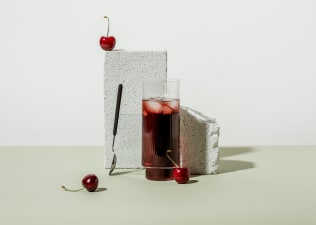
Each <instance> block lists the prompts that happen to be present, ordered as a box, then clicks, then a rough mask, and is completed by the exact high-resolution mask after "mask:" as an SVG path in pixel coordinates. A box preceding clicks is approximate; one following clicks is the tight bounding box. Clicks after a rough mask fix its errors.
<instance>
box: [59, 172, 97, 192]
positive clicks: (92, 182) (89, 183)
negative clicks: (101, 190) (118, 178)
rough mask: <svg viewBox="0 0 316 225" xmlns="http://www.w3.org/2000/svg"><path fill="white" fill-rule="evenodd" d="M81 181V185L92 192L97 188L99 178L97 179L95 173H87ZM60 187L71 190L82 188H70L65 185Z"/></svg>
mask: <svg viewBox="0 0 316 225" xmlns="http://www.w3.org/2000/svg"><path fill="white" fill-rule="evenodd" d="M81 183H82V186H84V187H85V189H87V191H89V192H93V191H95V190H96V189H97V188H98V184H99V180H98V177H97V176H96V175H94V174H88V175H86V176H85V177H84V178H82V181H81ZM61 187H62V188H63V189H64V190H65V191H72V192H76V191H81V190H84V188H80V189H76V190H71V189H68V188H66V187H65V186H61Z"/></svg>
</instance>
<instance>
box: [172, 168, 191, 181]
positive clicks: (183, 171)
mask: <svg viewBox="0 0 316 225" xmlns="http://www.w3.org/2000/svg"><path fill="white" fill-rule="evenodd" d="M173 176H174V179H175V181H176V182H177V183H178V184H186V183H188V181H189V180H190V173H189V170H188V168H186V167H178V168H174V169H173Z"/></svg>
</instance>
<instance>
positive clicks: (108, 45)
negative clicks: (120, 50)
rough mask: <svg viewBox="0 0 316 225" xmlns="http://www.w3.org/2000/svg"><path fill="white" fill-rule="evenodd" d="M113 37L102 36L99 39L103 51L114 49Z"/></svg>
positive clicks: (114, 41)
mask: <svg viewBox="0 0 316 225" xmlns="http://www.w3.org/2000/svg"><path fill="white" fill-rule="evenodd" d="M115 43H116V40H115V37H113V36H110V37H105V36H102V37H101V38H100V46H101V48H103V49H104V50H105V51H111V50H112V49H113V48H114V47H115Z"/></svg>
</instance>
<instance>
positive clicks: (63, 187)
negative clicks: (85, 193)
mask: <svg viewBox="0 0 316 225" xmlns="http://www.w3.org/2000/svg"><path fill="white" fill-rule="evenodd" d="M61 188H62V189H64V190H65V191H71V192H77V191H82V190H84V188H80V189H77V190H72V189H68V188H66V187H65V186H64V185H63V186H61Z"/></svg>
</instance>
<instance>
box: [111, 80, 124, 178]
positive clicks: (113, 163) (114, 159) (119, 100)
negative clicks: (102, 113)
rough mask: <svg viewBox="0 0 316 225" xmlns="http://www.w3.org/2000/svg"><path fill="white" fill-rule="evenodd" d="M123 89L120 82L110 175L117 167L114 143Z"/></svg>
mask: <svg viewBox="0 0 316 225" xmlns="http://www.w3.org/2000/svg"><path fill="white" fill-rule="evenodd" d="M122 90H123V85H122V84H119V86H118V89H117V98H116V108H115V117H114V127H113V143H112V152H113V153H114V155H113V160H112V164H111V168H110V172H109V175H111V174H112V172H113V170H114V169H115V166H116V161H117V159H116V154H115V152H114V143H115V136H116V133H117V125H118V119H119V115H120V107H121V98H122Z"/></svg>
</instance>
